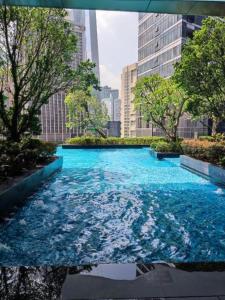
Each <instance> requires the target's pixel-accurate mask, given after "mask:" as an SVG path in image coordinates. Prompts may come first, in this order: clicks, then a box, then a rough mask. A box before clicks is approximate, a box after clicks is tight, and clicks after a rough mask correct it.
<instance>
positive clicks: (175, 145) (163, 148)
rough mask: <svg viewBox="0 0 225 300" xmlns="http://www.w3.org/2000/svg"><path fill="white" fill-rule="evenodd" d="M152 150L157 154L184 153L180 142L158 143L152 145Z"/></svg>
mask: <svg viewBox="0 0 225 300" xmlns="http://www.w3.org/2000/svg"><path fill="white" fill-rule="evenodd" d="M151 148H152V149H154V150H155V151H157V152H173V153H180V152H181V151H182V148H181V145H180V142H179V141H177V142H168V141H157V142H154V143H152V144H151Z"/></svg>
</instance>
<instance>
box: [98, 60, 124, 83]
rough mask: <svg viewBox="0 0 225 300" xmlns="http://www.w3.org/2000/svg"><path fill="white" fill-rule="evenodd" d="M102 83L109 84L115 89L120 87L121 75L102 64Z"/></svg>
mask: <svg viewBox="0 0 225 300" xmlns="http://www.w3.org/2000/svg"><path fill="white" fill-rule="evenodd" d="M100 77H101V85H102V86H104V85H109V86H110V87H112V88H113V89H120V76H118V75H117V74H114V73H112V72H111V71H110V69H109V68H108V67H107V66H105V65H100Z"/></svg>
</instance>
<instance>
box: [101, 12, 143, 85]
mask: <svg viewBox="0 0 225 300" xmlns="http://www.w3.org/2000/svg"><path fill="white" fill-rule="evenodd" d="M97 29H98V46H99V63H100V77H101V85H102V86H104V85H108V86H110V87H112V88H114V89H115V88H116V89H120V76H121V73H122V69H123V67H124V66H126V65H128V64H132V63H135V62H136V61H137V52H138V51H137V42H138V15H137V13H130V12H112V11H97Z"/></svg>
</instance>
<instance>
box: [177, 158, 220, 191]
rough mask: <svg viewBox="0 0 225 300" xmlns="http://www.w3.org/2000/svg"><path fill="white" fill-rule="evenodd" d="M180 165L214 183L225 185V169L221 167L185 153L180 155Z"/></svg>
mask: <svg viewBox="0 0 225 300" xmlns="http://www.w3.org/2000/svg"><path fill="white" fill-rule="evenodd" d="M180 166H181V167H182V168H184V169H186V170H188V171H190V172H192V173H195V174H197V175H200V176H202V177H204V178H206V179H208V180H209V181H211V182H213V183H215V184H219V185H223V186H224V185H225V169H223V168H221V167H218V166H215V165H213V164H211V163H208V162H205V161H202V160H198V159H196V158H192V157H190V156H187V155H181V156H180Z"/></svg>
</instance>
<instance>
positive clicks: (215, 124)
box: [212, 117, 220, 135]
mask: <svg viewBox="0 0 225 300" xmlns="http://www.w3.org/2000/svg"><path fill="white" fill-rule="evenodd" d="M219 123H220V120H219V119H218V118H216V117H214V118H213V119H212V135H215V134H217V133H218V125H219Z"/></svg>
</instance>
